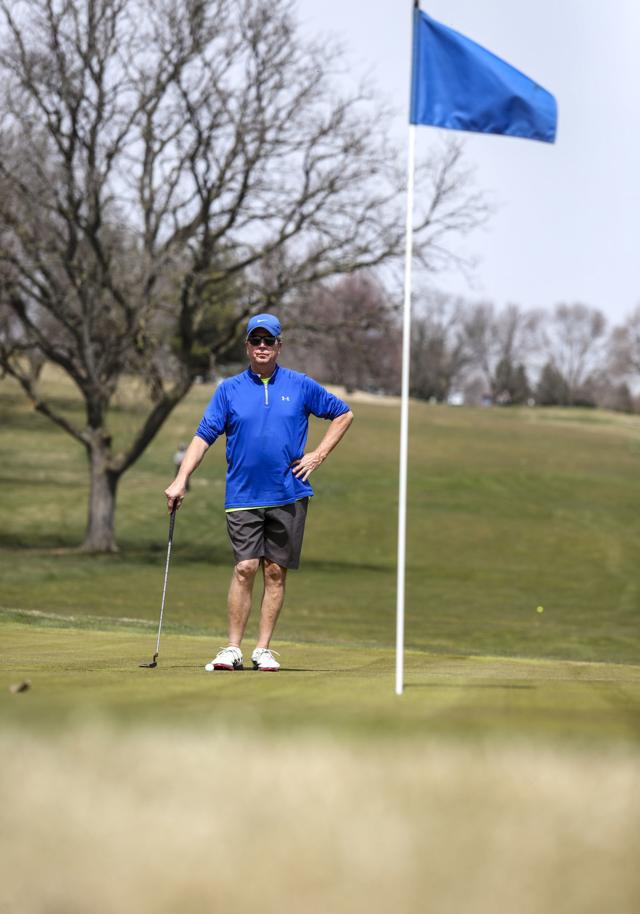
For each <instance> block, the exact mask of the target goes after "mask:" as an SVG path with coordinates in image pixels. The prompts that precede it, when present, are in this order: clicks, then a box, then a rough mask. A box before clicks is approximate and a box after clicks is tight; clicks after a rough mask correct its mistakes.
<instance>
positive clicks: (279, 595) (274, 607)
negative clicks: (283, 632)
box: [256, 559, 287, 647]
mask: <svg viewBox="0 0 640 914" xmlns="http://www.w3.org/2000/svg"><path fill="white" fill-rule="evenodd" d="M262 571H263V574H264V593H263V595H262V604H261V606H260V627H259V629H258V643H257V645H256V647H269V643H270V641H271V637H272V635H273V630H274V628H275V627H276V622H277V621H278V616H279V615H280V610H281V609H282V604H283V603H284V589H285V582H286V578H287V569H286V568H283V567H282V565H278V564H277V563H276V562H270V561H269V559H263V565H262Z"/></svg>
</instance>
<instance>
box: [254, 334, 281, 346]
mask: <svg viewBox="0 0 640 914" xmlns="http://www.w3.org/2000/svg"><path fill="white" fill-rule="evenodd" d="M277 339H278V338H277V337H275V336H258V335H256V336H248V337H247V342H248V343H249V345H250V346H259V345H260V343H264V344H265V346H275V344H276V342H277Z"/></svg>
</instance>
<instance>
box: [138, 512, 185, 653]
mask: <svg viewBox="0 0 640 914" xmlns="http://www.w3.org/2000/svg"><path fill="white" fill-rule="evenodd" d="M177 507H178V500H177V499H175V500H174V502H173V508H172V509H171V514H170V515H169V541H168V543H167V563H166V565H165V567H164V584H163V587H162V606H161V607H160V624H159V625H158V640H157V641H156V652H155V654H154V655H153V660H152V661H151V663H139V664H138V666H140V667H143V668H144V669H147V670H153V669H155V667H157V666H158V654H159V653H160V632H161V631H162V617H163V616H164V601H165V597H166V595H167V578H168V577H169V560H170V558H171V544H172V542H173V525H174V524H175V522H176V509H177Z"/></svg>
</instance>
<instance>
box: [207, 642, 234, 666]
mask: <svg viewBox="0 0 640 914" xmlns="http://www.w3.org/2000/svg"><path fill="white" fill-rule="evenodd" d="M204 668H205V670H206V671H207V673H211V672H213V670H241V669H242V668H243V667H242V651H241V650H240V648H239V647H233V646H232V645H231V644H230V645H229V647H223V648H220V650H219V651H218V653H217V654H216V656H215V657H214V658H213V660H210V661H209V663H206V664H205V667H204Z"/></svg>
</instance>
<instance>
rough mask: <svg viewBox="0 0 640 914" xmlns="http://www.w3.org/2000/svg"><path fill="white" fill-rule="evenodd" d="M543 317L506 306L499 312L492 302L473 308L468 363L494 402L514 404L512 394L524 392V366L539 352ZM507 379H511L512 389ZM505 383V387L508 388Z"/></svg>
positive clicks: (467, 322) (467, 338)
mask: <svg viewBox="0 0 640 914" xmlns="http://www.w3.org/2000/svg"><path fill="white" fill-rule="evenodd" d="M540 323H541V313H540V312H539V311H535V310H532V311H523V310H522V309H521V308H520V307H519V306H518V305H507V306H506V307H505V308H504V309H503V310H502V311H496V310H495V308H494V306H493V305H492V304H491V303H489V302H479V303H478V304H476V305H473V306H472V307H471V308H470V309H469V310H468V313H467V315H466V316H465V319H464V335H465V341H466V346H467V348H468V351H469V356H470V358H469V361H470V364H471V366H472V367H473V368H476V369H478V370H479V371H480V372H481V374H482V376H483V378H484V380H485V382H486V384H487V385H488V387H489V390H490V391H491V396H492V399H493V400H494V401H505V402H511V401H512V399H513V392H514V390H515V389H516V388H517V389H518V390H524V388H525V387H526V383H525V382H524V379H523V370H524V366H525V365H526V364H527V362H528V361H529V360H530V359H531V356H532V355H534V354H535V353H536V352H537V350H538V348H539V330H540ZM507 379H512V381H513V385H514V388H513V390H512V389H511V386H510V383H506V382H507ZM505 383H506V387H505Z"/></svg>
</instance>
